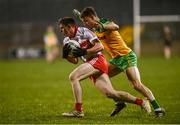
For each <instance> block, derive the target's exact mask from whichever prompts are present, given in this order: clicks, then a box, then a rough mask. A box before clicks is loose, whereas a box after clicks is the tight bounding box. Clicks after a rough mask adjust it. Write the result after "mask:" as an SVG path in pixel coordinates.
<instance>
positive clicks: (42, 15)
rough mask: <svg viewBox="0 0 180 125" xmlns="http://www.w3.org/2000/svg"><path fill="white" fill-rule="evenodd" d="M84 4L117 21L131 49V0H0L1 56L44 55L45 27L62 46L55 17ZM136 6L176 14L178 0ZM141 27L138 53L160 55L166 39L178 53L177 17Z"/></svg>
mask: <svg viewBox="0 0 180 125" xmlns="http://www.w3.org/2000/svg"><path fill="white" fill-rule="evenodd" d="M86 6H93V7H94V8H95V9H96V11H97V13H98V15H99V16H100V17H103V18H109V19H111V20H113V21H114V22H116V23H117V24H119V26H120V33H121V35H122V36H123V38H124V39H125V41H126V42H127V44H128V45H129V46H130V47H131V48H132V49H133V41H134V39H133V0H36V1H30V0H28V1H27V0H0V59H12V58H13V59H14V58H41V57H44V56H45V54H46V50H47V46H46V45H45V43H47V38H46V36H45V35H47V34H48V33H47V27H49V26H51V27H52V28H53V32H54V35H53V37H57V40H56V39H55V40H54V41H56V42H57V41H58V46H61V43H62V39H63V37H62V36H61V35H60V34H59V33H58V28H57V20H58V19H59V18H60V17H64V16H73V15H72V9H74V8H76V9H78V10H82V9H83V8H84V7H86ZM139 9H140V15H142V16H143V15H146V16H148V15H177V16H179V15H180V1H179V0H148V1H147V0H141V1H140V7H139ZM167 20H168V19H167ZM78 24H80V25H82V24H81V22H78ZM140 26H141V27H140V29H141V30H140V31H141V36H140V40H141V56H158V57H159V56H162V57H163V56H164V55H165V52H164V51H165V48H164V47H165V44H166V43H165V41H169V43H168V46H170V52H169V51H168V52H167V53H171V54H170V56H177V57H179V56H180V19H176V20H170V21H152V22H148V21H147V22H142V23H141V24H140ZM165 27H168V29H169V30H166V31H167V32H168V33H166V31H165ZM166 29H167V28H166ZM166 36H167V37H168V38H167V39H168V40H166ZM53 39H54V38H53ZM56 42H54V43H56ZM169 44H170V45H169ZM60 50H61V48H60ZM47 58H51V56H50V57H47ZM167 58H169V57H167Z"/></svg>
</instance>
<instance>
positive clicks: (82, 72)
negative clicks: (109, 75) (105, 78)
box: [69, 63, 99, 80]
mask: <svg viewBox="0 0 180 125" xmlns="http://www.w3.org/2000/svg"><path fill="white" fill-rule="evenodd" d="M98 72H99V70H97V69H95V68H94V67H93V66H92V65H91V64H89V63H83V64H81V65H79V66H78V67H77V68H75V69H74V70H73V71H72V72H71V74H70V76H69V77H70V79H71V78H76V79H77V80H82V79H85V78H87V77H89V76H91V75H93V74H95V73H98Z"/></svg>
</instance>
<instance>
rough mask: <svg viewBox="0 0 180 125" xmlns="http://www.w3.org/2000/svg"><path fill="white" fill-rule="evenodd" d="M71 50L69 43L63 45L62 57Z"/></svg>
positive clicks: (65, 56) (66, 55)
mask: <svg viewBox="0 0 180 125" xmlns="http://www.w3.org/2000/svg"><path fill="white" fill-rule="evenodd" d="M70 51H71V48H70V45H69V44H68V43H67V44H65V45H64V46H63V55H62V58H67V57H68V54H69V52H70Z"/></svg>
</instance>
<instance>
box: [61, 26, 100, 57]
mask: <svg viewBox="0 0 180 125" xmlns="http://www.w3.org/2000/svg"><path fill="white" fill-rule="evenodd" d="M95 39H97V40H98V37H97V36H96V35H95V34H94V33H93V32H92V31H91V30H89V29H87V28H85V27H78V28H77V31H76V34H75V36H74V37H73V38H69V37H65V38H64V40H63V44H64V45H65V44H67V43H68V42H69V40H76V41H77V42H78V43H79V44H80V47H81V48H83V49H89V48H92V47H93V46H94V43H93V40H95ZM97 54H102V53H101V52H98V53H97ZM97 54H96V55H97ZM93 57H94V56H93ZM83 58H85V59H87V60H88V59H89V58H91V57H88V56H84V57H83ZM83 60H84V59H83ZM84 61H85V60H84Z"/></svg>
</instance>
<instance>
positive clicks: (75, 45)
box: [68, 40, 80, 55]
mask: <svg viewBox="0 0 180 125" xmlns="http://www.w3.org/2000/svg"><path fill="white" fill-rule="evenodd" d="M68 44H69V45H70V48H71V52H70V53H69V55H72V51H73V50H75V49H77V48H78V47H80V44H79V43H78V42H77V41H76V40H69V41H68Z"/></svg>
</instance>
